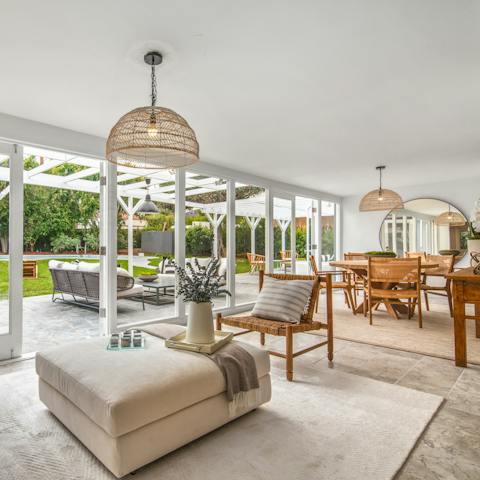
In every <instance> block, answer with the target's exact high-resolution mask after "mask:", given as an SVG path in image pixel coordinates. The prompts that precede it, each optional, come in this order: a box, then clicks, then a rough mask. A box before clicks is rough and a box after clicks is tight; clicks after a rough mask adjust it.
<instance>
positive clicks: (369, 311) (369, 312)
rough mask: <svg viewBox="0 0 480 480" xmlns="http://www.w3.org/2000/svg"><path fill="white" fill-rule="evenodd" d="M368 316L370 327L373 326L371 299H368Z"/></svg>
mask: <svg viewBox="0 0 480 480" xmlns="http://www.w3.org/2000/svg"><path fill="white" fill-rule="evenodd" d="M368 315H369V320H370V325H373V305H372V298H371V297H370V296H369V297H368Z"/></svg>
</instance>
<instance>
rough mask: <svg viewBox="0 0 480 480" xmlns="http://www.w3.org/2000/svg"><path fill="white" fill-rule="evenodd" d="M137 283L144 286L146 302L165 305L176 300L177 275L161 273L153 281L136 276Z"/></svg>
mask: <svg viewBox="0 0 480 480" xmlns="http://www.w3.org/2000/svg"><path fill="white" fill-rule="evenodd" d="M135 283H138V284H139V285H142V286H143V289H144V292H143V298H144V300H145V302H146V303H150V304H152V305H165V304H166V303H173V302H174V301H175V275H163V276H162V275H160V276H159V277H158V278H157V279H155V280H153V281H152V282H142V281H141V280H140V279H138V278H136V279H135Z"/></svg>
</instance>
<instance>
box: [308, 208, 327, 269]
mask: <svg viewBox="0 0 480 480" xmlns="http://www.w3.org/2000/svg"><path fill="white" fill-rule="evenodd" d="M317 217H318V221H317V238H318V246H317V255H316V258H315V260H316V261H317V265H318V268H319V269H320V270H323V265H322V235H323V232H322V201H321V200H318V213H317ZM307 265H310V262H308V259H307ZM308 268H309V270H308V271H310V267H308Z"/></svg>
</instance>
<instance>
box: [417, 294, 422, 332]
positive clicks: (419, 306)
mask: <svg viewBox="0 0 480 480" xmlns="http://www.w3.org/2000/svg"><path fill="white" fill-rule="evenodd" d="M418 328H423V318H422V296H421V295H420V294H419V295H418Z"/></svg>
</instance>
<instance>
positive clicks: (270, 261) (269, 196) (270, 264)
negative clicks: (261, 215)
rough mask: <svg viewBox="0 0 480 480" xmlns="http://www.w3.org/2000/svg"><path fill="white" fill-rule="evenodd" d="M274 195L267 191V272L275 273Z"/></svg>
mask: <svg viewBox="0 0 480 480" xmlns="http://www.w3.org/2000/svg"><path fill="white" fill-rule="evenodd" d="M273 258H274V254H273V195H272V193H271V191H270V190H269V189H268V188H267V189H266V190H265V270H266V271H267V273H268V272H273Z"/></svg>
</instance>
